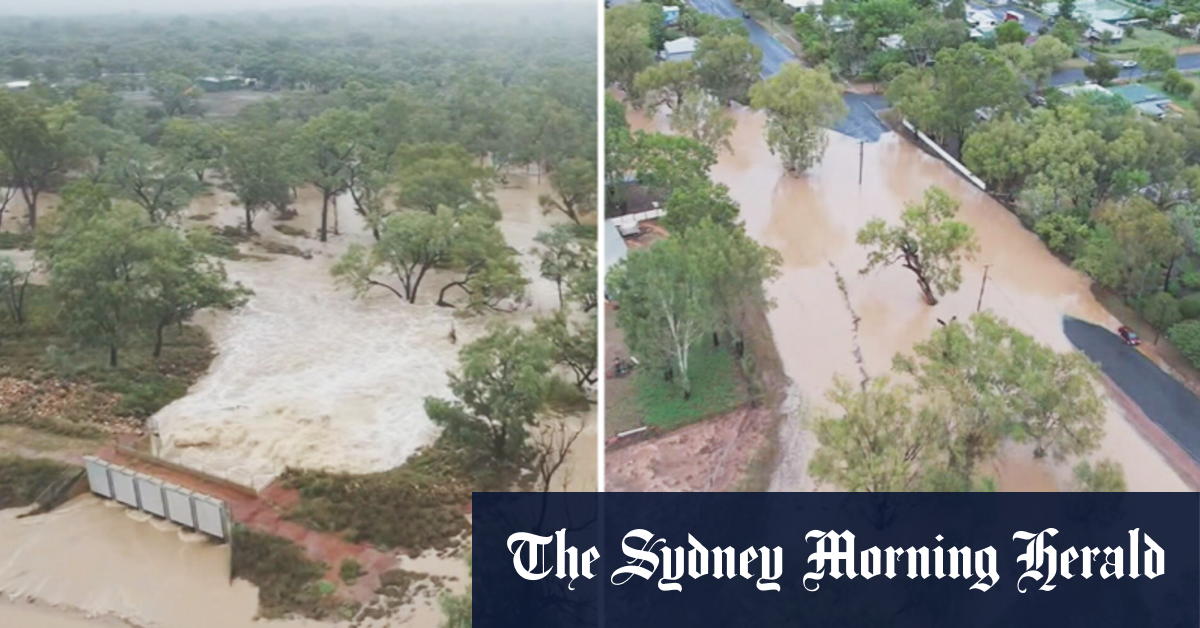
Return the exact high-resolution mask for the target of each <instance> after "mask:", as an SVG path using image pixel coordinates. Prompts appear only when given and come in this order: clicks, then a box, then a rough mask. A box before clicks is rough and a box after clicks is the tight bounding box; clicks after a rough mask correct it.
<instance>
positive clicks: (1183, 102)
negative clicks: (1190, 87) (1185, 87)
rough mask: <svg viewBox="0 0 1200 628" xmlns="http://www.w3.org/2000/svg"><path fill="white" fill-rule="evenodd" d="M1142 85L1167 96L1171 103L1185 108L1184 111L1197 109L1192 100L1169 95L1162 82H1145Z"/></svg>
mask: <svg viewBox="0 0 1200 628" xmlns="http://www.w3.org/2000/svg"><path fill="white" fill-rule="evenodd" d="M1142 85H1145V86H1146V87H1149V88H1150V89H1152V90H1154V91H1156V92H1158V93H1160V94H1162V95H1164V96H1166V97H1167V98H1170V99H1171V102H1173V103H1175V104H1177V105H1179V106H1180V107H1183V108H1184V109H1195V107H1196V106H1195V105H1193V104H1192V101H1191V99H1190V98H1188V97H1186V96H1180V95H1178V94H1168V93H1167V90H1165V89H1163V83H1162V81H1143V82H1142Z"/></svg>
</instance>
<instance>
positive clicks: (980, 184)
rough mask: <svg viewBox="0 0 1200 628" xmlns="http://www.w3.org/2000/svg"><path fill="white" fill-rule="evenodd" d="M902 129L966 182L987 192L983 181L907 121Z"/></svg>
mask: <svg viewBox="0 0 1200 628" xmlns="http://www.w3.org/2000/svg"><path fill="white" fill-rule="evenodd" d="M904 128H906V129H908V130H909V131H911V132H913V133H915V134H916V136H917V139H919V140H921V141H922V142H924V143H925V145H926V146H928V147H929V148H930V149H931V150H933V151H934V152H936V153H937V154H938V155H939V156H941V158H942V159H944V160H945V161H946V163H948V164H950V167H952V168H954V169H955V170H957V171H958V172H959V174H961V175H962V176H964V177H966V178H967V180H968V181H970V182H971V183H974V184H975V187H977V188H979V189H981V190H983V191H985V192H986V191H987V184H986V183H984V182H983V179H980V178H979V177H977V176H975V173H973V172H971V171H970V170H967V167H966V166H964V165H962V164H961V163H959V161H958V160H957V159H955V158H953V157H951V156H950V153H947V152H946V151H945V150H943V149H942V147H941V146H938V143H937V142H935V141H933V140H932V139H930V138H929V136H928V135H925V134H924V133H922V132H921V131H919V130H917V128H916V127H914V126H913V125H912V124H911V123H910V122H909V121H908V120H905V121H904Z"/></svg>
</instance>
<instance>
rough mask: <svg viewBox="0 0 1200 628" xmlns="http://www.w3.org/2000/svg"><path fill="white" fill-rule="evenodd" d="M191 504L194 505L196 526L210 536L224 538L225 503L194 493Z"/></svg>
mask: <svg viewBox="0 0 1200 628" xmlns="http://www.w3.org/2000/svg"><path fill="white" fill-rule="evenodd" d="M192 504H193V505H194V506H195V507H196V528H197V529H198V530H200V531H201V532H203V533H205V534H208V535H210V536H215V537H217V538H218V539H224V538H225V504H222V503H221V502H219V501H217V500H215V499H213V498H211V497H209V496H207V495H196V496H195V499H194V500H192Z"/></svg>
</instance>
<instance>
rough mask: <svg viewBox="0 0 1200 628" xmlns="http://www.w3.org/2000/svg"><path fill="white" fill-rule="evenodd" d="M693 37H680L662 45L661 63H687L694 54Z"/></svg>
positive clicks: (694, 39)
mask: <svg viewBox="0 0 1200 628" xmlns="http://www.w3.org/2000/svg"><path fill="white" fill-rule="evenodd" d="M697 43H698V42H697V40H696V38H695V37H680V38H679V39H672V40H671V41H668V42H666V43H665V44H663V54H662V58H663V61H687V60H689V59H691V58H692V55H694V54H696V45H697Z"/></svg>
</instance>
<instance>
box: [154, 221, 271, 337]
mask: <svg viewBox="0 0 1200 628" xmlns="http://www.w3.org/2000/svg"><path fill="white" fill-rule="evenodd" d="M142 246H144V247H145V253H146V257H147V259H146V263H145V267H144V268H143V269H142V271H141V272H140V273H138V280H139V281H140V282H141V283H142V285H143V289H144V293H145V295H146V298H145V302H144V304H143V307H144V310H143V311H144V314H145V316H146V317H147V319H148V324H149V325H151V326H153V329H154V357H155V358H158V357H160V356H161V355H162V349H163V332H164V331H165V330H166V329H167V328H168V327H170V326H171V325H182V324H183V323H185V322H187V321H188V320H191V318H192V316H193V315H194V314H195V313H196V312H199V311H200V310H204V309H210V308H212V309H221V310H231V309H234V308H237V307H240V306H241V305H243V304H245V302H246V300H247V298H248V297H249V296H250V294H251V292H250V291H249V290H247V289H245V288H243V287H242V286H241V284H233V285H230V283H229V280H228V277H227V276H226V274H225V267H224V266H223V265H221V264H220V263H218V262H214V261H213V260H211V259H209V258H208V257H207V256H205V255H204V254H203V253H201V252H200V250H199V249H198V248H197V247H195V246H193V245H192V243H190V242H189V241H188V240H186V239H184V238H182V237H180V236H179V234H178V233H177V232H176V231H174V230H171V229H165V228H162V229H154V230H151V231H150V232H148V233H147V234H146V236H145V241H144V243H143V245H142Z"/></svg>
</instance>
